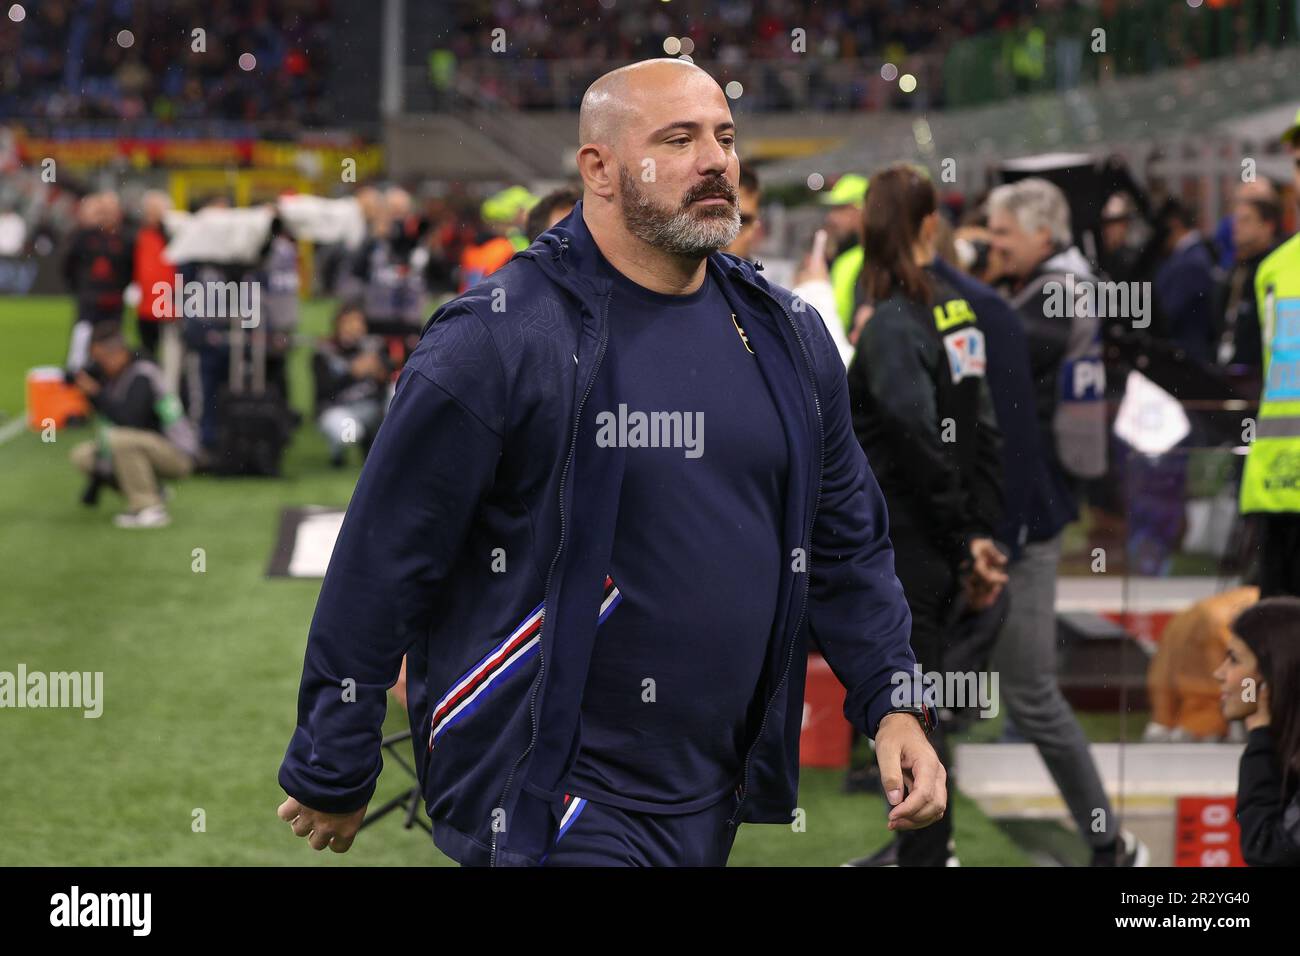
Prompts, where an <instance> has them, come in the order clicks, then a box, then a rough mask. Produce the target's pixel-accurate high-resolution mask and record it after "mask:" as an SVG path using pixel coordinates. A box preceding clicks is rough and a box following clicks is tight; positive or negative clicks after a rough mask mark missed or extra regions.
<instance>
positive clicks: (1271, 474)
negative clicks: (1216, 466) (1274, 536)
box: [1241, 235, 1300, 514]
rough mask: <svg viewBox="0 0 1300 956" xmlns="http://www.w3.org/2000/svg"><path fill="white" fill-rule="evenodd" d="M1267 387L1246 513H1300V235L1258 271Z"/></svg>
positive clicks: (1244, 482)
mask: <svg viewBox="0 0 1300 956" xmlns="http://www.w3.org/2000/svg"><path fill="white" fill-rule="evenodd" d="M1255 296H1256V299H1257V300H1258V303H1259V321H1260V344H1261V345H1262V346H1263V359H1264V388H1263V392H1262V394H1261V395H1260V401H1259V418H1258V420H1257V421H1256V424H1255V440H1254V441H1253V442H1251V443H1250V454H1249V455H1247V457H1246V469H1245V473H1244V474H1243V475H1242V479H1241V511H1242V514H1251V513H1258V512H1266V513H1278V512H1297V513H1300V235H1297V236H1292V237H1291V238H1290V239H1289V240H1287V241H1286V242H1284V243H1283V244H1282V245H1280V246H1279V247H1278V248H1277V249H1275V250H1274V251H1273V253H1272V254H1271V255H1269V256H1268V258H1266V259H1265V260H1264V261H1263V262H1261V263H1260V265H1259V270H1258V271H1257V272H1256V273H1255Z"/></svg>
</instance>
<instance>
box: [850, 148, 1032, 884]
mask: <svg viewBox="0 0 1300 956" xmlns="http://www.w3.org/2000/svg"><path fill="white" fill-rule="evenodd" d="M863 218H864V227H865V228H864V238H863V251H864V253H865V265H864V267H863V269H864V272H863V281H864V284H865V286H864V287H865V291H866V294H867V296H868V297H869V299H870V300H871V302H872V303H873V306H874V311H873V313H872V316H871V318H870V320H869V321H868V322H867V324H866V325H865V326H864V327H863V329H862V332H861V334H860V336H859V339H858V348H857V353H856V354H855V356H854V358H853V362H852V364H850V366H849V369H848V385H849V398H850V401H851V403H852V407H853V425H854V430H855V432H856V433H857V438H858V441H859V442H861V444H862V447H863V449H864V450H865V451H866V454H867V459H868V460H869V461H870V462H871V467H872V470H873V471H874V472H875V475H876V479H877V480H878V481H879V483H880V487H881V490H882V491H884V494H885V499H886V502H887V503H888V506H889V527H890V538H891V539H892V541H893V545H894V554H895V564H896V571H897V574H898V578H899V580H900V581H901V582H902V585H903V591H904V593H905V594H906V596H907V603H908V606H909V607H910V608H911V611H912V651H913V653H914V654H915V655H916V659H917V664H918V668H919V670H920V671H922V672H923V673H924V674H926V675H927V678H923V679H922V681H921V682H920V683H921V684H922V686H916V684H917V683H918V682H916V681H915V680H904V686H907V685H909V684H910V685H912V693H913V694H915V695H917V696H918V697H919V696H921V695H922V694H924V703H926V704H934V705H936V706H938V707H940V708H943V707H953V706H959V707H969V706H971V705H972V704H973V702H971V701H946V700H942V699H935V698H934V697H933V692H934V691H935V690H936V688H935V687H934V686H933V684H932V683H931V681H930V680H929V679H928V675H932V674H937V673H941V672H942V671H943V661H942V659H941V655H942V648H943V645H944V644H945V643H946V639H947V636H948V632H949V630H950V628H951V626H952V623H953V621H954V619H955V616H956V613H957V612H958V611H959V610H960V607H961V606H962V605H965V606H966V607H969V608H971V609H979V608H983V607H987V606H989V605H990V604H992V603H993V601H994V600H996V598H997V597H998V594H999V592H1000V591H1001V588H1002V585H1003V584H1004V583H1005V582H1006V575H1005V574H1004V573H1003V568H1004V567H1005V565H1006V558H1005V557H1004V556H1003V554H1002V553H1001V551H999V550H998V548H997V547H996V546H995V545H994V543H993V529H994V528H995V527H996V526H997V524H998V521H999V518H1000V512H1001V508H1002V500H1001V499H1002V492H1001V481H1002V462H1001V458H1000V450H999V442H1000V436H999V434H998V430H997V424H996V418H995V416H994V412H993V405H992V400H991V398H990V396H989V391H988V386H987V384H986V383H985V380H984V367H985V362H986V360H985V353H984V337H983V333H981V332H980V330H979V329H978V328H977V327H976V324H975V313H974V311H973V310H972V309H971V307H970V304H969V303H968V302H967V301H966V299H964V298H963V297H962V295H961V294H960V293H959V292H957V291H956V290H955V289H954V288H953V287H952V286H950V285H949V284H948V283H947V282H945V281H944V280H943V279H941V278H940V277H939V276H937V275H936V274H935V273H934V271H933V269H932V265H933V263H934V259H935V242H936V237H937V233H938V225H939V213H938V197H937V195H936V193H935V189H934V185H933V184H932V183H931V182H930V180H929V178H928V177H927V176H925V175H924V174H923V173H920V172H918V171H917V170H916V169H915V168H914V167H912V166H908V165H896V166H891V167H889V168H888V169H886V170H884V171H883V172H881V173H879V174H876V175H873V176H872V178H871V189H870V191H869V192H868V193H867V201H866V208H865V210H864V212H863ZM963 591H964V595H963ZM908 677H909V678H911V677H912V675H908ZM918 702H919V701H918ZM934 745H935V749H936V750H937V751H938V753H939V755H940V759H941V760H943V762H944V764H945V765H947V764H948V763H949V760H948V757H947V753H946V750H947V748H946V747H945V745H944V741H943V732H942V730H941V729H940V730H936V731H935V735H934ZM948 784H949V801H948V809H949V814H948V816H946V817H944V818H943V819H942V820H940V821H939V822H937V823H934V824H932V825H931V826H929V827H927V828H926V829H923V830H914V831H904V832H902V833H900V835H899V838H898V840H897V841H896V842H895V843H894V844H893V845H891V846H890V847H886V848H885V849H884V850H882V851H881V852H879V853H877V854H876V855H875V856H873V857H867V858H864V859H862V860H858V861H855V862H854V863H853V864H851V865H858V866H876V865H892V864H895V863H897V864H898V865H900V866H944V865H948V864H949V862H950V850H949V840H950V837H951V835H952V820H951V811H952V806H953V803H952V798H951V793H952V777H951V775H950V776H949V778H948Z"/></svg>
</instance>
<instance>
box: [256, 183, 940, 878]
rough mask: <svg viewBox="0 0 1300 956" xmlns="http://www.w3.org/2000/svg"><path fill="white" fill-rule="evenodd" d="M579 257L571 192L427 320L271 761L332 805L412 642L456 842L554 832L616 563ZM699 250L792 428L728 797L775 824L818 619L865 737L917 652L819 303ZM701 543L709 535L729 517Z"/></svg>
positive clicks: (597, 280) (479, 855) (598, 341)
mask: <svg viewBox="0 0 1300 956" xmlns="http://www.w3.org/2000/svg"><path fill="white" fill-rule="evenodd" d="M595 256H596V247H595V242H594V240H593V238H592V236H591V234H590V232H589V231H588V230H587V227H586V224H585V223H584V222H583V218H582V204H581V203H579V204H578V206H577V207H576V208H575V209H574V211H573V213H571V214H570V215H569V216H568V217H567V218H565V219H564V220H562V221H561V222H559V223H557V224H556V225H555V226H554V227H552V228H551V229H550V230H549V231H548V232H546V233H545V234H543V235H542V236H541V237H539V238H538V239H537V240H536V241H535V242H534V243H533V244H532V245H531V246H530V247H529V248H527V249H525V250H523V251H522V252H520V253H518V254H516V255H515V256H514V258H513V259H512V260H511V261H510V262H509V263H508V264H507V265H506V266H504V267H503V268H502V269H500V270H499V271H497V272H495V273H493V274H492V276H491V277H489V278H488V279H487V280H486V281H484V282H483V283H481V284H480V285H478V286H475V287H474V288H473V289H471V290H470V291H468V292H467V293H465V294H464V295H462V296H460V297H459V298H457V299H454V300H452V301H451V302H449V303H447V304H446V305H444V306H442V307H441V308H440V309H439V310H438V311H437V312H436V313H435V314H434V316H433V317H432V319H430V321H429V323H428V324H427V325H426V327H425V330H424V334H423V336H422V338H421V341H420V344H419V346H418V347H417V348H416V350H415V351H414V352H413V353H412V355H411V358H410V360H409V362H408V363H407V365H406V367H405V368H404V370H403V372H402V375H401V377H400V379H399V381H398V384H397V390H396V395H395V397H394V399H393V403H392V407H391V409H390V411H389V413H388V417H387V418H386V419H385V421H384V424H383V426H382V427H381V428H380V429H379V432H378V434H377V435H376V439H375V443H374V446H373V448H372V450H371V452H370V455H369V457H368V458H367V459H366V463H365V466H364V468H363V469H362V472H361V477H360V479H359V481H358V483H357V487H356V490H355V492H354V493H353V496H352V501H351V504H350V505H349V507H348V511H347V515H346V517H345V519H344V522H343V527H342V529H341V531H340V534H339V538H338V541H337V543H336V545H335V548H334V553H333V556H332V558H331V560H330V564H329V569H328V571H327V573H326V576H325V581H324V583H323V585H322V588H321V593H320V598H319V600H318V602H317V605H316V612H315V615H314V617H313V619H312V624H311V630H310V633H309V635H308V641H307V653H306V662H305V665H304V669H303V677H302V685H301V690H300V693H299V699H298V725H297V729H296V730H295V732H294V734H293V738H292V740H291V741H290V744H289V748H288V752H287V753H286V755H285V759H284V762H283V764H282V766H281V768H280V778H279V779H280V785H281V786H282V787H283V788H284V790H285V792H287V793H288V794H289V795H290V796H292V797H294V798H295V799H297V800H298V801H299V802H301V803H303V804H304V805H306V806H309V807H312V808H313V809H317V810H323V811H327V812H333V813H343V812H349V811H353V810H356V809H358V808H360V807H362V806H364V805H365V804H366V803H367V802H368V801H369V800H370V797H371V795H372V794H373V792H374V788H375V781H376V779H377V778H378V776H379V772H380V769H381V766H382V761H381V759H380V735H381V726H382V724H383V720H384V715H385V711H386V699H385V693H386V691H387V689H388V688H389V687H391V686H392V685H393V683H394V682H395V681H396V679H397V675H398V670H399V667H400V665H401V660H402V656H403V654H405V655H407V687H408V691H407V693H408V709H409V715H410V720H411V731H412V734H413V737H414V741H415V756H416V765H417V770H418V775H419V778H420V784H421V787H422V790H423V794H424V797H425V800H426V806H427V809H428V812H429V816H430V818H431V819H432V820H433V825H434V838H435V841H436V842H437V845H438V846H439V847H440V848H441V849H442V850H443V851H444V852H445V853H447V854H448V855H449V856H451V857H452V858H453V859H455V860H458V861H460V862H461V863H466V864H478V865H482V864H490V865H497V866H511V865H525V866H526V865H533V864H536V863H537V862H538V861H539V859H540V858H541V857H542V856H543V854H544V853H545V852H546V851H547V850H548V849H549V846H550V844H551V843H552V842H553V839H554V835H555V832H556V828H557V826H558V822H559V817H560V814H561V813H562V810H563V798H564V793H565V779H566V776H567V775H568V773H569V770H570V769H571V767H572V766H573V763H574V760H575V758H576V756H577V752H578V745H579V741H580V733H581V724H580V706H581V701H582V691H583V688H584V685H585V683H586V678H587V670H588V665H589V662H590V658H591V651H592V647H593V643H594V640H595V635H596V628H597V624H598V619H599V618H600V616H601V615H602V613H603V612H604V611H605V610H607V609H608V608H609V607H610V606H611V601H612V598H613V591H614V590H615V589H617V585H618V582H616V581H611V580H610V578H609V575H608V572H609V564H610V554H611V550H612V546H613V531H614V527H615V519H616V517H617V513H618V503H619V488H620V476H621V474H622V470H623V462H624V457H625V453H626V450H625V449H620V448H606V447H599V446H598V445H597V442H596V440H595V435H596V423H595V416H596V414H597V412H598V411H599V410H600V409H610V408H614V407H616V404H617V400H616V397H615V396H616V394H617V393H616V392H615V390H614V385H615V383H616V382H617V371H618V369H617V366H618V356H617V355H616V354H615V352H614V350H611V349H607V347H606V345H607V340H608V333H609V327H608V326H609V315H608V310H609V302H610V298H611V294H612V292H611V286H612V283H611V281H610V280H608V279H605V278H601V277H600V276H599V274H598V273H597V272H596V269H595V265H594V260H595ZM708 268H709V270H710V274H711V275H712V277H713V278H714V280H715V281H717V282H718V283H719V286H720V288H721V289H722V290H723V292H724V294H725V295H726V297H727V298H728V300H729V302H730V304H731V307H732V308H733V309H734V311H735V312H736V315H737V317H738V318H739V320H740V323H741V325H742V327H743V328H744V329H746V331H747V333H748V335H749V337H750V341H751V343H752V344H753V347H754V351H755V353H756V356H757V360H758V362H759V365H760V369H761V372H762V374H763V376H764V378H765V380H766V382H767V385H768V387H769V388H770V389H771V393H772V397H773V400H774V402H775V404H776V407H777V410H778V412H779V414H780V417H781V420H782V423H783V427H784V429H785V432H786V438H787V442H788V447H789V453H790V454H789V460H790V462H791V467H790V474H789V480H788V485H787V489H786V505H785V522H784V527H782V528H781V529H779V532H780V536H781V538H782V540H783V541H784V542H785V544H784V547H785V549H786V550H787V551H788V560H785V561H783V562H782V574H781V582H780V589H781V590H780V595H779V597H778V600H777V605H776V614H775V619H774V621H773V629H772V634H771V636H770V639H769V643H768V651H767V658H766V662H765V664H764V669H763V673H762V677H761V678H760V683H759V686H758V688H757V696H756V699H755V700H756V703H755V706H754V708H752V713H751V717H750V721H749V727H748V728H747V738H748V747H747V752H746V759H745V762H744V765H743V771H742V780H741V782H740V786H739V787H738V796H739V797H740V799H739V802H738V805H737V809H736V812H735V816H734V817H733V820H736V821H740V820H744V821H750V822H763V823H785V824H788V823H789V822H790V820H791V815H792V813H793V811H794V808H795V803H796V791H797V785H798V745H799V730H800V726H801V722H802V712H803V687H804V675H805V664H806V651H807V647H808V639H809V638H811V639H812V640H813V641H815V642H816V645H817V646H818V647H819V649H820V650H821V652H822V653H823V655H824V656H825V658H826V659H827V661H828V662H829V663H830V666H831V668H832V669H833V670H834V672H835V673H836V675H837V676H838V677H839V679H840V681H841V682H842V683H843V684H844V686H845V687H846V688H847V689H848V694H847V698H846V700H845V705H844V712H845V714H846V716H847V717H848V719H849V720H850V721H851V722H852V723H853V725H854V726H855V727H857V728H858V729H859V730H860V731H861V732H863V733H865V734H867V735H869V736H874V735H875V732H876V728H877V725H878V724H879V722H880V719H881V718H882V717H883V716H884V715H885V714H886V713H887V712H888V711H890V710H891V709H894V706H895V705H894V704H893V703H892V702H891V698H892V697H893V696H894V692H895V689H896V687H897V686H898V684H897V682H898V681H899V680H900V679H901V678H900V677H898V676H896V675H904V674H906V675H911V674H912V673H913V670H914V668H915V659H914V657H913V655H912V652H911V650H910V648H909V645H908V641H909V637H910V633H911V618H910V615H909V613H908V609H907V602H906V601H905V599H904V597H903V591H902V588H901V586H900V585H899V583H898V580H897V578H896V577H895V574H894V556H893V549H892V547H891V546H890V542H889V538H888V528H887V517H886V509H885V502H884V500H883V498H882V496H881V493H880V490H879V487H878V486H877V484H876V481H875V479H874V477H873V476H872V473H871V470H870V468H869V467H868V465H867V460H866V457H865V456H864V454H863V452H862V449H861V447H860V446H859V444H858V442H857V440H856V439H855V437H854V434H853V428H852V422H851V419H850V415H849V403H848V396H847V392H846V388H845V376H844V364H843V362H842V361H841V360H840V357H839V353H838V352H837V351H836V349H835V345H834V343H833V341H832V340H831V337H830V334H829V333H828V332H827V331H826V327H825V325H824V324H823V322H822V319H821V317H820V316H819V315H818V314H817V313H816V312H815V311H814V310H813V309H812V308H811V307H809V306H807V305H806V304H805V303H803V302H802V301H801V300H798V299H796V298H795V297H794V296H793V295H792V294H791V293H789V292H787V291H786V290H784V289H781V288H778V287H775V286H771V285H769V284H768V283H767V281H766V280H765V279H763V278H762V277H761V276H760V275H759V274H758V272H757V270H756V268H755V267H754V266H753V265H751V264H749V263H747V262H744V261H742V260H740V259H737V258H735V257H733V256H730V255H727V254H724V253H715V254H713V255H712V256H710V257H709V260H708ZM663 507H664V508H671V507H673V502H672V501H671V500H665V501H664V502H663ZM711 544H712V545H713V546H714V547H716V548H717V551H718V553H719V555H722V556H725V554H726V549H727V542H726V541H716V542H712V543H711ZM683 599H687V596H684V597H683ZM349 680H351V681H352V682H354V683H352V684H345V682H346V681H349Z"/></svg>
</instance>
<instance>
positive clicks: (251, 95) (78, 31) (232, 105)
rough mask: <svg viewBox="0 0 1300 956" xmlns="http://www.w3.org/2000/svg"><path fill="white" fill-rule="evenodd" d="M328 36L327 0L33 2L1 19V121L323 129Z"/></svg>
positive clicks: (326, 105) (328, 117) (326, 106)
mask: <svg viewBox="0 0 1300 956" xmlns="http://www.w3.org/2000/svg"><path fill="white" fill-rule="evenodd" d="M16 6H19V7H21V5H16ZM331 29H332V28H331V24H330V6H329V2H328V0H269V2H265V3H243V2H238V0H214V2H210V3H205V2H199V0H178V2H168V3H156V2H145V0H133V2H114V0H41V2H39V3H32V4H28V8H26V9H25V14H24V16H23V17H22V18H21V19H18V20H16V21H15V19H14V17H13V15H12V14H11V15H10V16H7V17H5V18H3V19H0V62H3V63H4V68H3V69H0V117H14V118H23V119H43V120H52V121H67V120H117V121H143V120H151V121H156V122H158V123H161V124H171V123H183V122H187V121H194V120H201V119H202V120H209V119H211V120H230V121H253V120H259V121H263V120H290V119H291V120H294V121H296V122H298V123H301V124H303V125H306V126H320V125H324V124H326V123H327V122H329V121H330V120H331V119H332V110H331V107H330V104H329V100H328V97H327V86H326V82H325V77H326V74H327V71H328V69H329V65H330V64H329V48H330V39H331ZM195 30H201V31H202V35H201V36H196V35H195V33H194V32H193V31H195ZM241 54H242V55H250V56H252V57H253V58H254V59H253V61H251V62H248V61H245V62H246V65H245V66H241V64H240V59H239V56H240V55H241ZM253 66H255V67H256V69H255V70H254V69H253Z"/></svg>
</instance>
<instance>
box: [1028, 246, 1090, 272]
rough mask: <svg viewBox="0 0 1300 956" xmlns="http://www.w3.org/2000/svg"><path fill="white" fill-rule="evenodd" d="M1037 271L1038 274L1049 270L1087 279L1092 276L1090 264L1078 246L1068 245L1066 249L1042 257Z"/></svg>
mask: <svg viewBox="0 0 1300 956" xmlns="http://www.w3.org/2000/svg"><path fill="white" fill-rule="evenodd" d="M1037 272H1038V274H1039V275H1044V274H1046V273H1049V272H1061V273H1065V274H1067V275H1073V276H1074V277H1075V278H1076V279H1088V278H1091V277H1092V265H1091V264H1089V262H1088V260H1087V259H1086V258H1084V255H1083V253H1082V252H1080V251H1079V247H1078V246H1070V247H1069V248H1068V249H1065V250H1063V251H1061V252H1058V253H1056V254H1055V255H1053V256H1050V257H1048V258H1047V259H1044V260H1043V262H1042V264H1041V265H1039V267H1038V270H1037Z"/></svg>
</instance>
